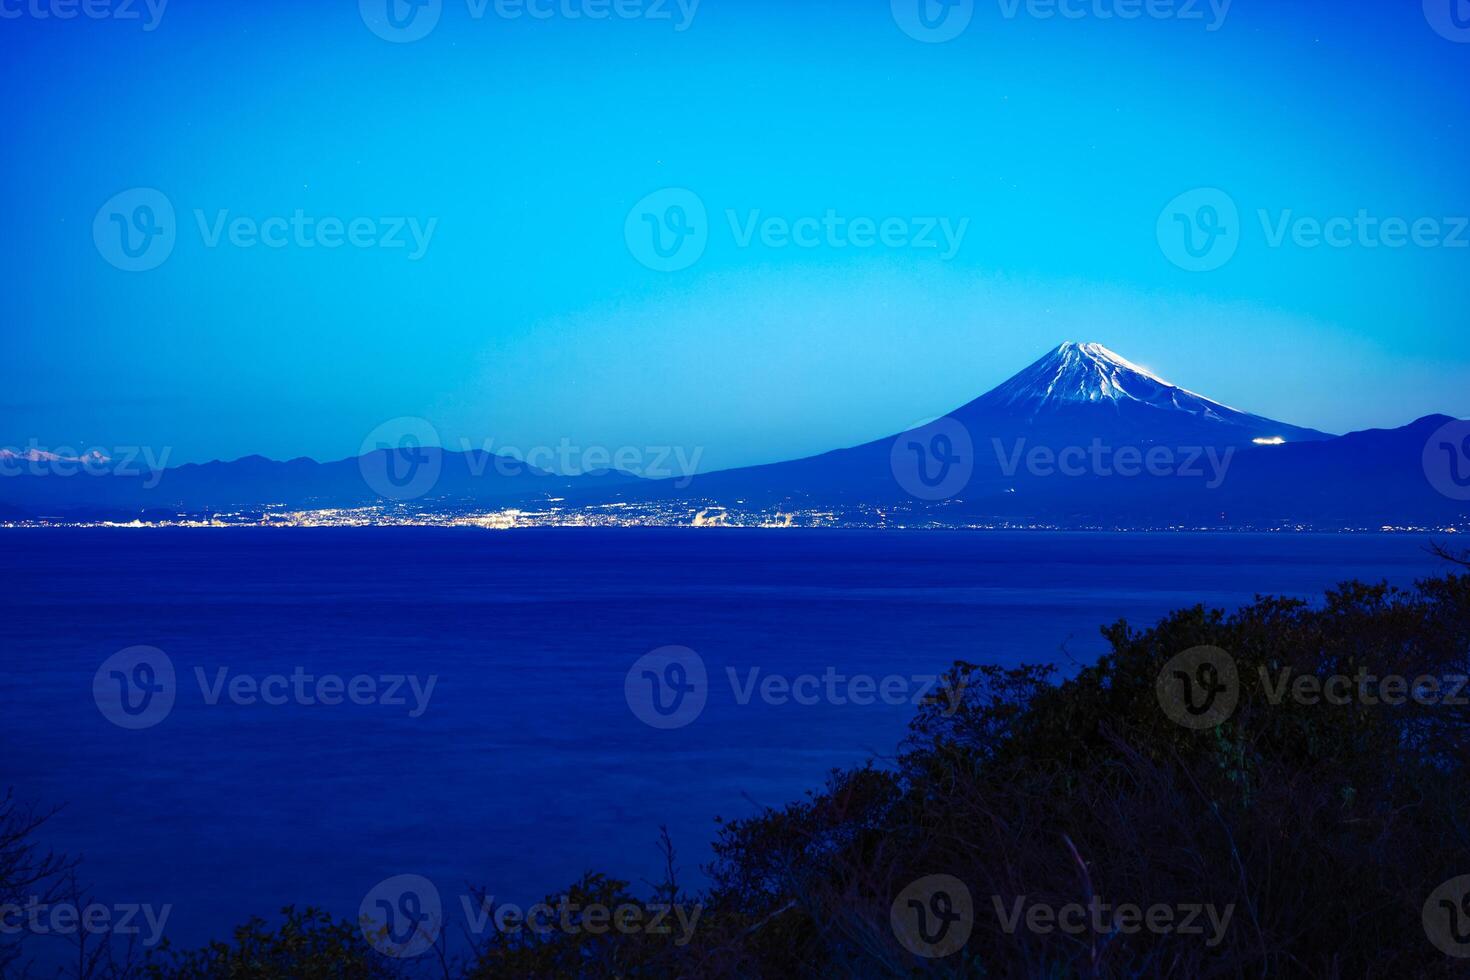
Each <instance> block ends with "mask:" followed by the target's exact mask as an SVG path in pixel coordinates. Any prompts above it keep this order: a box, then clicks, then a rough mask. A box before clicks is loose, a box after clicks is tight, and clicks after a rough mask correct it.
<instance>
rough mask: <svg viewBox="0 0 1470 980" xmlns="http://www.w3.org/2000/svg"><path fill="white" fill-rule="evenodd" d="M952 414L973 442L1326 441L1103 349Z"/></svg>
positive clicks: (1082, 349) (1082, 347)
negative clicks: (1005, 437) (1018, 437)
mask: <svg viewBox="0 0 1470 980" xmlns="http://www.w3.org/2000/svg"><path fill="white" fill-rule="evenodd" d="M950 414H951V416H952V417H954V418H955V419H958V420H959V421H961V422H963V423H965V424H966V426H968V427H971V428H972V432H974V433H975V434H982V433H985V434H991V435H999V434H1013V433H1021V434H1026V433H1030V434H1031V435H1033V436H1036V437H1042V436H1060V437H1063V438H1065V439H1068V440H1072V441H1075V439H1076V438H1077V437H1079V436H1087V437H1099V438H1112V439H1128V440H1131V441H1133V442H1135V443H1137V444H1139V445H1152V444H1157V443H1161V442H1166V441H1167V442H1177V441H1178V440H1180V439H1185V438H1188V439H1193V440H1195V441H1196V442H1197V443H1198V444H1200V445H1208V446H1227V445H1237V444H1238V445H1245V444H1249V443H1252V442H1254V441H1255V440H1257V439H1261V440H1269V441H1271V442H1273V443H1274V442H1275V441H1276V440H1280V441H1281V442H1307V441H1312V440H1317V439H1327V438H1331V437H1330V436H1329V435H1328V434H1327V433H1325V432H1318V431H1317V430H1315V429H1304V428H1302V427H1300V426H1295V425H1288V424H1287V423H1285V422H1277V421H1274V420H1272V419H1268V418H1264V417H1262V416H1260V415H1252V414H1250V413H1249V412H1242V411H1240V410H1238V409H1234V408H1231V407H1229V406H1228V405H1222V404H1220V403H1219V402H1217V401H1212V400H1211V399H1209V398H1206V397H1205V396H1204V395H1199V394H1196V393H1194V392H1192V391H1189V390H1188V389H1185V388H1181V387H1179V386H1178V385H1174V384H1171V383H1169V382H1168V381H1165V380H1164V379H1163V378H1161V377H1159V376H1158V375H1156V374H1154V373H1153V372H1152V371H1149V370H1148V369H1147V368H1143V367H1139V366H1138V365H1137V364H1134V363H1133V362H1132V361H1130V360H1128V359H1126V358H1124V357H1123V356H1121V355H1119V354H1115V353H1114V352H1113V351H1111V350H1109V349H1108V348H1106V347H1104V346H1103V345H1102V344H1078V343H1072V342H1070V341H1069V342H1067V343H1065V344H1062V345H1060V346H1059V347H1057V348H1056V349H1055V350H1053V351H1051V352H1050V353H1048V354H1046V355H1045V356H1043V357H1042V358H1040V359H1039V360H1037V361H1036V362H1035V363H1033V364H1031V365H1030V366H1029V367H1027V368H1025V369H1023V370H1022V371H1020V372H1019V373H1018V374H1016V375H1015V376H1014V377H1012V378H1011V379H1010V380H1008V381H1005V382H1003V383H1002V384H1001V385H1000V386H999V387H997V388H994V389H993V390H991V391H990V392H988V393H986V394H984V395H981V396H980V397H979V398H977V399H975V400H974V401H972V402H970V403H969V404H967V405H965V406H963V407H961V408H959V409H957V410H955V411H954V412H952V413H950ZM976 426H978V428H976Z"/></svg>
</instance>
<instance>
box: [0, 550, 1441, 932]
mask: <svg viewBox="0 0 1470 980" xmlns="http://www.w3.org/2000/svg"><path fill="white" fill-rule="evenodd" d="M1426 544H1427V542H1426V540H1424V539H1422V538H1418V537H1413V536H1372V535H1351V536H1349V535H1340V536H1326V535H1307V534H1276V535H1229V534H1128V535H1122V534H1100V533H1080V534H1062V533H1042V532H1017V533H993V532H865V531H779V532H770V531H735V530H718V531H710V530H683V531H680V530H667V531H655V530H606V531H604V530H590V529H585V530H584V529H568V530H545V531H515V532H509V533H503V532H485V531H471V530H464V531H461V530H440V529H431V528H413V529H341V530H337V529H322V530H281V529H275V530H272V529H219V530H179V531H159V530H139V531H129V530H96V531H92V530H86V531H79V530H55V531H45V530H34V531H32V530H11V531H4V532H0V584H3V589H0V618H3V622H4V624H5V625H4V630H3V634H0V635H3V639H0V643H3V658H0V681H3V684H0V698H3V701H0V709H3V710H0V734H3V738H4V751H3V752H0V785H11V786H13V787H14V788H15V790H16V792H17V794H18V795H20V796H22V797H24V798H26V799H30V800H34V801H37V802H40V803H43V804H65V807H64V809H63V810H62V811H61V812H60V813H59V814H58V815H57V816H56V817H54V818H53V819H52V820H51V821H50V823H49V824H48V825H47V826H46V828H45V831H44V835H43V842H44V843H46V844H48V845H51V846H54V847H56V848H58V849H61V850H64V851H66V852H69V853H71V854H74V855H77V856H79V857H80V858H81V859H82V862H83V864H82V868H83V872H84V874H83V876H84V878H85V880H86V881H87V882H89V883H90V884H91V885H92V886H93V889H94V891H95V893H96V894H97V896H98V898H99V899H101V900H103V901H105V902H112V903H123V902H138V903H151V904H153V905H155V906H162V905H164V904H172V905H173V907H174V908H173V912H172V916H171V918H170V920H169V926H170V928H169V933H170V935H171V936H172V937H173V938H174V940H175V941H176V942H184V943H188V944H197V943H199V942H201V941H203V940H206V939H208V938H210V937H213V936H222V935H224V934H225V933H226V932H227V930H228V928H229V926H231V925H232V924H234V923H236V922H238V921H242V920H243V919H244V918H246V917H247V916H248V915H250V914H255V913H258V914H262V915H266V916H270V915H272V914H273V913H274V911H275V910H276V909H277V908H278V907H280V906H282V905H284V904H286V903H297V904H305V903H316V904H319V905H322V906H325V907H326V908H328V909H330V910H331V911H333V912H335V913H337V914H340V915H343V916H347V917H349V918H355V917H356V914H357V909H358V904H359V902H360V901H361V900H362V897H363V895H364V894H365V893H366V892H367V891H368V890H369V889H370V888H371V887H372V886H373V885H374V884H375V883H377V882H378V881H380V880H381V879H383V878H385V877H388V876H390V875H395V874H400V873H405V872H411V873H416V874H421V875H425V876H427V877H429V878H430V879H432V880H434V881H435V882H436V883H437V884H438V885H439V886H440V888H441V889H442V890H443V891H444V892H445V896H446V905H448V904H451V902H452V899H451V898H450V896H452V895H456V894H458V893H459V892H460V891H461V890H462V889H463V887H464V885H465V884H466V883H473V884H477V885H483V886H485V887H486V888H488V889H489V890H490V892H492V893H493V894H495V895H496V896H497V897H500V898H502V899H508V900H512V901H521V902H529V901H531V900H533V899H535V898H537V897H539V896H541V895H543V894H546V893H548V892H553V891H555V890H556V889H558V888H559V887H561V886H563V885H565V884H567V883H570V882H571V881H573V880H575V879H576V878H577V877H578V876H579V875H580V874H581V873H582V872H584V871H586V870H589V869H598V870H605V871H608V872H610V873H613V874H615V875H617V876H620V877H623V878H628V879H631V880H633V881H634V882H641V881H643V880H646V879H654V878H656V877H657V876H658V873H659V870H660V867H661V861H660V857H659V854H658V852H657V850H656V848H655V841H656V838H657V835H658V827H659V825H660V824H667V825H668V827H669V829H670V832H671V833H672V835H673V839H674V842H675V844H676V846H677V847H678V848H679V854H680V863H681V865H682V866H683V868H684V870H685V878H686V880H687V882H688V883H689V884H696V885H697V884H698V883H699V877H698V870H697V869H698V866H699V864H701V863H702V862H703V861H705V860H706V859H707V858H708V841H709V840H710V839H711V837H712V836H713V833H714V830H715V824H714V818H715V816H716V815H721V816H724V817H727V818H730V817H740V816H745V815H749V814H752V813H754V812H756V811H757V808H758V807H760V806H764V805H779V804H781V803H783V802H785V801H788V800H793V799H797V798H799V797H800V796H801V795H802V793H803V792H804V791H806V790H808V789H812V788H815V787H817V786H819V785H820V784H821V782H822V780H823V778H824V775H825V774H826V773H827V772H828V770H830V769H831V768H833V767H837V766H847V765H851V764H855V763H859V762H861V761H862V760H863V759H865V758H867V757H869V756H870V755H879V756H884V755H889V754H891V753H892V752H893V750H894V748H895V747H896V746H897V744H898V741H899V740H900V738H901V737H902V735H903V731H904V726H905V723H906V722H907V720H908V718H909V717H910V715H911V714H912V708H911V707H910V706H908V705H907V704H896V705H889V704H881V703H879V704H873V705H867V706H859V705H853V704H834V703H830V702H828V701H826V700H823V701H821V702H820V703H818V704H815V705H801V704H795V703H787V704H767V703H763V702H762V701H761V700H760V699H759V697H757V698H755V699H752V701H751V702H750V703H749V704H746V705H741V704H738V703H737V701H736V698H735V696H734V695H733V693H732V692H731V689H730V685H729V684H728V682H727V681H726V679H725V669H726V668H727V667H735V668H736V669H737V670H738V671H739V672H740V675H741V677H742V679H743V678H745V677H747V676H748V674H747V673H746V672H747V671H748V669H749V668H752V667H759V668H761V670H762V676H764V674H768V673H772V672H775V673H779V674H781V675H784V676H788V677H789V676H795V675H799V674H803V673H811V674H817V675H821V674H823V673H824V672H825V671H827V670H828V668H833V669H834V670H835V671H836V672H838V673H840V674H843V675H849V676H850V675H856V674H868V675H872V676H873V677H875V678H882V677H884V676H887V675H895V674H897V675H913V674H931V673H934V672H937V671H940V670H942V669H943V668H945V667H946V666H947V665H948V664H949V663H950V662H951V661H953V660H955V659H957V658H964V659H969V660H974V661H981V662H995V663H1003V664H1014V663H1017V662H1021V661H1050V662H1057V663H1062V664H1066V663H1068V662H1072V663H1076V662H1086V661H1089V660H1091V659H1093V658H1095V657H1096V656H1097V655H1098V654H1099V653H1101V652H1102V651H1103V650H1104V643H1103V641H1102V639H1101V638H1100V636H1099V634H1098V627H1099V626H1100V625H1102V624H1105V623H1110V622H1113V621H1115V620H1117V619H1119V618H1126V619H1128V620H1129V621H1130V622H1131V623H1134V624H1136V625H1142V624H1147V623H1149V622H1152V621H1153V620H1154V619H1155V618H1157V617H1158V616H1160V615H1161V614H1163V613H1165V612H1166V611H1168V610H1170V609H1172V608H1175V607H1179V606H1186V605H1192V604H1194V603H1196V602H1205V603H1208V604H1213V605H1219V606H1225V607H1233V606H1236V605H1239V604H1240V603H1243V602H1246V601H1249V600H1250V599H1251V597H1252V596H1253V595H1254V594H1255V593H1257V592H1273V593H1283V594H1290V595H1299V596H1303V597H1311V596H1319V595H1320V593H1321V591H1322V590H1323V589H1324V588H1325V587H1327V586H1330V585H1332V584H1333V583H1335V582H1337V581H1339V580H1342V579H1346V578H1350V577H1364V578H1368V579H1373V580H1379V579H1388V580H1389V581H1392V582H1395V583H1403V584H1407V583H1409V582H1411V581H1412V580H1413V579H1415V578H1416V577H1420V576H1422V575H1425V574H1429V573H1434V572H1436V571H1439V570H1440V563H1439V562H1437V561H1436V560H1435V559H1434V558H1432V557H1431V556H1429V555H1428V554H1427V553H1426V552H1425V550H1424V549H1425V546H1426ZM138 644H148V645H152V646H155V647H158V648H160V649H162V650H163V651H165V652H166V653H167V654H168V655H169V657H170V658H171V659H172V661H173V663H174V665H175V667H176V668H177V672H178V677H179V685H178V696H177V702H176V705H175V707H174V708H173V710H172V712H171V713H170V714H169V715H168V716H167V718H165V719H164V720H163V721H162V722H161V723H159V724H157V725H156V726H154V727H152V728H148V729H145V730H140V731H128V730H124V729H122V728H119V727H117V726H115V725H113V724H112V723H110V722H109V721H108V720H107V719H106V718H104V717H103V715H102V713H101V712H100V711H99V709H98V707H97V704H96V703H95V702H94V699H93V694H92V679H93V674H94V673H95V672H96V671H97V669H98V667H99V665H100V664H101V663H102V661H103V660H104V659H105V658H107V657H108V656H109V655H110V654H112V653H114V652H115V651H118V650H120V649H122V648H125V647H131V646H134V645H138ZM669 644H680V645H683V646H687V647H690V648H692V649H694V650H696V651H698V653H699V654H700V655H701V656H702V657H703V659H704V661H705V663H706V664H707V665H708V669H709V672H710V676H711V688H710V694H709V701H708V705H707V707H706V708H705V709H704V711H703V713H702V714H701V715H700V716H699V717H698V718H697V719H696V720H695V721H694V722H693V723H691V724H689V725H687V726H686V727H683V728H679V729H673V730H657V729H654V728H651V727H649V726H648V725H645V724H643V723H642V722H641V721H639V720H638V718H637V717H635V716H634V714H633V712H632V711H631V710H630V709H629V706H628V703H627V701H626V700H625V696H624V678H625V675H626V674H627V672H628V670H629V667H630V666H631V665H632V664H633V662H634V661H635V660H636V659H637V658H638V657H640V656H641V655H642V654H644V653H646V652H648V651H650V650H652V649H654V648H656V647H662V646H665V645H669ZM298 666H299V667H301V668H303V669H304V670H305V671H306V672H308V673H311V674H317V675H320V674H326V673H335V674H339V675H342V676H343V677H352V676H354V675H359V674H366V675H373V676H378V675H386V674H416V675H419V676H420V677H427V676H428V675H430V674H432V675H437V678H438V681H437V686H436V687H435V689H434V691H433V695H432V698H431V700H430V702H429V705H428V708H427V710H426V711H425V712H424V714H423V715H422V716H421V717H418V718H413V717H409V716H408V708H407V707H404V706H389V705H381V704H372V705H353V704H342V705H336V706H328V705H322V704H313V705H305V704H294V703H293V704H288V705H282V706H270V705H263V704H254V705H244V704H232V703H228V701H222V702H221V703H219V704H216V705H210V704H208V703H206V701H205V699H204V697H203V696H202V695H201V693H200V691H199V689H198V685H197V684H196V683H195V681H194V670H195V668H203V669H204V670H205V672H206V674H207V675H209V676H210V677H213V676H214V675H215V673H216V671H217V670H218V669H219V668H222V667H223V668H228V669H229V671H230V673H231V675H232V676H233V675H234V674H239V673H246V674H250V675H252V676H256V677H260V676H264V675H267V674H271V673H281V674H288V675H289V674H290V673H291V672H292V671H293V669H295V668H297V667H298ZM451 918H452V913H451Z"/></svg>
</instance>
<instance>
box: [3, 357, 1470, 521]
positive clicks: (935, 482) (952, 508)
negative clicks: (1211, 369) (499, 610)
mask: <svg viewBox="0 0 1470 980" xmlns="http://www.w3.org/2000/svg"><path fill="white" fill-rule="evenodd" d="M1446 427H1449V428H1446ZM1462 428H1464V429H1465V431H1463V432H1462V431H1461V429H1462ZM1436 440H1438V442H1439V443H1442V444H1441V445H1437V444H1435V443H1436ZM1455 454H1461V455H1463V456H1464V457H1465V459H1464V460H1463V463H1464V464H1465V473H1464V474H1463V479H1464V480H1465V481H1466V482H1470V427H1462V426H1461V425H1460V424H1459V423H1456V422H1455V420H1454V419H1451V418H1450V417H1449V416H1443V415H1435V416H1429V417H1426V418H1422V419H1419V420H1417V421H1415V422H1413V423H1411V424H1409V425H1407V426H1404V427H1402V428H1398V429H1374V430H1369V431H1365V432H1355V433H1350V434H1348V435H1345V436H1333V435H1330V434H1328V433H1325V432H1320V431H1317V430H1315V429H1310V428H1304V427H1301V426H1297V425H1292V424H1290V423H1287V422H1281V421H1277V420H1275V419H1270V418H1266V417H1264V416H1260V415H1255V414H1252V413H1250V412H1246V411H1242V410H1240V409H1236V408H1231V407H1230V406H1227V405H1224V404H1221V403H1220V402H1217V401H1213V400H1212V399H1210V398H1207V397H1205V396H1204V395H1201V394H1197V393H1195V392H1193V391H1189V390H1188V389H1185V388H1181V387H1179V386H1177V385H1174V384H1171V383H1170V382H1168V381H1165V380H1164V379H1163V378H1160V377H1158V376H1157V375H1155V374H1153V373H1151V372H1149V371H1148V370H1146V369H1144V368H1142V367H1139V366H1138V365H1137V364H1134V363H1133V362H1131V361H1129V360H1127V359H1126V358H1124V357H1122V356H1121V355H1119V354H1116V353H1114V352H1113V351H1111V350H1109V349H1108V348H1106V347H1104V346H1102V345H1101V344H1095V343H1083V344H1079V343H1065V344H1062V345H1060V346H1058V347H1057V348H1056V349H1054V350H1052V351H1050V352H1049V353H1047V354H1046V355H1045V356H1043V357H1042V358H1040V359H1039V360H1037V361H1036V362H1034V363H1033V364H1031V365H1029V366H1028V367H1026V368H1025V369H1023V370H1022V371H1020V372H1019V373H1017V374H1016V375H1015V376H1014V377H1012V378H1010V379H1009V380H1007V381H1006V382H1004V383H1003V384H1001V385H999V386H998V387H996V388H995V389H993V390H991V391H989V392H987V393H985V394H983V395H981V396H980V397H979V398H976V399H975V400H973V401H971V402H969V403H967V404H965V405H962V406H960V407H959V408H957V409H955V410H954V411H953V412H951V413H950V414H949V415H947V416H944V417H943V418H939V419H934V420H932V421H929V422H926V423H924V424H922V425H919V426H917V427H915V428H912V429H908V430H905V431H903V432H900V433H898V434H896V435H894V436H890V437H888V438H885V439H878V440H874V441H872V442H868V443H864V444H862V445H859V446H853V447H850V448H847V449H838V450H833V451H831V452H827V453H823V454H821V455H818V456H812V457H808V458H805V459H798V460H791V461H788V462H782V463H773V464H769V465H764V466H752V467H744V468H740V469H733V470H725V471H721V472H716V473H709V474H703V475H699V476H697V477H694V478H693V479H692V480H690V479H688V478H687V477H684V478H680V479H677V480H675V479H664V480H651V479H644V478H642V477H639V476H637V475H634V474H632V473H626V472H619V471H616V470H608V471H601V472H596V473H590V474H584V475H579V476H566V475H557V474H553V473H549V472H547V471H546V470H544V469H537V468H536V467H534V466H529V465H527V464H525V463H523V462H521V461H520V460H518V459H515V458H512V457H509V456H500V455H495V454H491V453H486V452H463V453H456V452H449V451H446V450H443V449H440V448H438V447H420V446H417V445H404V446H400V447H398V448H388V447H384V448H379V449H376V450H374V451H372V452H369V453H367V454H365V455H363V456H360V457H355V458H349V459H342V460H337V461H334V462H327V463H319V462H316V461H315V460H311V459H293V460H289V461H286V462H277V461H273V460H269V459H265V458H264V457H260V456H247V457H245V458H243V459H237V460H233V461H230V462H222V461H215V462H211V463H204V464H188V465H185V466H179V467H175V468H171V469H166V470H161V471H158V472H127V473H123V474H117V473H111V472H107V467H106V465H104V464H105V463H106V461H105V460H103V459H101V458H88V459H85V460H83V459H77V460H63V459H61V458H60V457H55V456H53V455H51V454H46V453H39V452H35V451H32V452H31V453H28V454H25V455H18V454H16V453H14V452H10V453H9V454H8V455H6V456H5V457H4V458H3V459H0V463H5V464H7V465H6V466H5V467H4V469H3V472H4V473H6V474H7V475H5V476H0V515H3V516H5V517H7V519H16V518H22V517H37V516H50V517H61V518H73V519H82V518H93V517H99V516H103V517H112V518H127V519H131V518H133V517H145V518H146V517H157V516H169V515H173V514H179V513H188V514H199V513H222V512H236V511H251V510H259V509H262V508H266V507H271V506H283V507H286V508H290V509H299V510H308V509H323V508H345V507H364V506H371V505H379V504H397V505H402V506H404V507H407V508H411V509H419V510H425V511H453V510H457V509H474V508H504V507H511V506H518V505H528V506H536V505H538V504H545V503H547V502H548V501H550V500H556V501H557V502H558V503H560V504H561V505H562V506H563V507H565V508H568V509H575V508H577V507H579V506H594V505H598V504H605V503H610V502H617V503H642V504H659V503H667V504H672V505H678V504H681V503H683V502H688V503H689V504H690V505H691V506H700V505H704V504H710V503H713V504H717V505H723V506H726V507H745V508H748V509H755V508H769V507H781V508H789V509H807V510H827V511H832V512H834V513H837V514H839V515H842V514H853V515H857V514H858V513H859V512H861V514H862V515H863V516H862V518H861V519H862V520H863V521H864V522H871V520H872V519H873V514H874V513H875V512H877V513H878V514H879V519H885V518H886V517H887V516H888V515H889V514H891V515H892V519H893V521H894V522H896V523H906V524H907V523H932V522H940V523H981V522H985V521H989V520H1002V521H1012V522H1022V523H1036V524H1046V525H1052V526H1064V527H1065V526H1099V525H1102V526H1125V527H1159V526H1175V525H1188V526H1194V527H1198V526H1237V527H1239V526H1271V527H1275V526H1282V525H1291V524H1301V525H1312V526H1320V527H1335V526H1353V527H1365V526H1368V527H1376V526H1382V525H1408V524H1413V525H1420V526H1423V525H1445V524H1450V523H1463V522H1470V501H1467V499H1466V498H1470V487H1467V486H1466V482H1460V481H1461V479H1462V474H1461V473H1460V471H1459V469H1458V467H1459V464H1460V462H1461V460H1460V459H1459V458H1458V457H1457V456H1456V455H1455ZM83 462H87V463H90V464H92V469H94V470H99V471H102V472H107V475H88V474H86V473H76V474H74V475H71V476H59V475H57V472H53V470H59V469H60V468H61V466H62V464H65V463H70V464H73V465H72V466H71V469H73V470H75V469H76V468H77V467H78V466H80V464H82V463H83ZM1440 469H1443V470H1444V472H1438V470H1440ZM17 473H18V474H19V475H14V474H17ZM854 519H858V518H857V517H856V516H855V517H854Z"/></svg>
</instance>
